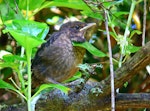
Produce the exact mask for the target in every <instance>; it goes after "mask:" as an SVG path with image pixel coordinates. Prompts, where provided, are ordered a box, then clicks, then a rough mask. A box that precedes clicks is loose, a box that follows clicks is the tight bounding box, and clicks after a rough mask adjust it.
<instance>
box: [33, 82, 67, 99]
mask: <svg viewBox="0 0 150 111" xmlns="http://www.w3.org/2000/svg"><path fill="white" fill-rule="evenodd" d="M47 88H57V89H59V90H61V91H62V92H64V93H66V94H68V91H70V88H68V87H66V86H63V85H60V84H42V85H41V86H40V88H39V89H38V91H37V92H36V93H35V94H34V95H33V97H35V96H37V95H38V94H39V93H40V92H42V91H43V90H45V89H47Z"/></svg>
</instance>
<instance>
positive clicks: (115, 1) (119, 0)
mask: <svg viewBox="0 0 150 111" xmlns="http://www.w3.org/2000/svg"><path fill="white" fill-rule="evenodd" d="M122 2H123V0H114V1H110V2H104V3H103V6H104V7H107V8H109V7H111V6H113V5H117V4H120V3H122Z"/></svg>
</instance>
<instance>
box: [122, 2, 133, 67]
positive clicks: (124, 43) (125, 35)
mask: <svg viewBox="0 0 150 111" xmlns="http://www.w3.org/2000/svg"><path fill="white" fill-rule="evenodd" d="M135 5H136V1H135V0H132V4H131V8H130V13H129V17H128V21H127V25H126V29H125V32H124V42H123V43H122V44H123V47H122V49H121V55H120V60H119V67H121V66H122V59H123V56H124V54H125V49H126V45H128V44H126V43H127V36H128V34H129V27H130V24H131V20H132V15H133V12H134V9H135Z"/></svg>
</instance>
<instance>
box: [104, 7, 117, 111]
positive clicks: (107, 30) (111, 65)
mask: <svg viewBox="0 0 150 111" xmlns="http://www.w3.org/2000/svg"><path fill="white" fill-rule="evenodd" d="M104 16H105V28H106V35H107V42H108V50H109V61H110V76H111V78H110V79H111V110H112V111H115V88H114V68H113V61H112V50H111V42H110V35H109V29H108V18H107V11H106V10H105V9H104Z"/></svg>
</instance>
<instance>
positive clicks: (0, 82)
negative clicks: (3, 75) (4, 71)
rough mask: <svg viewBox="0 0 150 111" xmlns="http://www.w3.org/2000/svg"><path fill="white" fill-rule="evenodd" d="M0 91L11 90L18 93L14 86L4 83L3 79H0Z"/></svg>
mask: <svg viewBox="0 0 150 111" xmlns="http://www.w3.org/2000/svg"><path fill="white" fill-rule="evenodd" d="M0 89H11V90H13V91H16V89H15V87H14V86H12V85H11V84H9V83H7V82H5V81H3V80H2V79H0Z"/></svg>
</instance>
